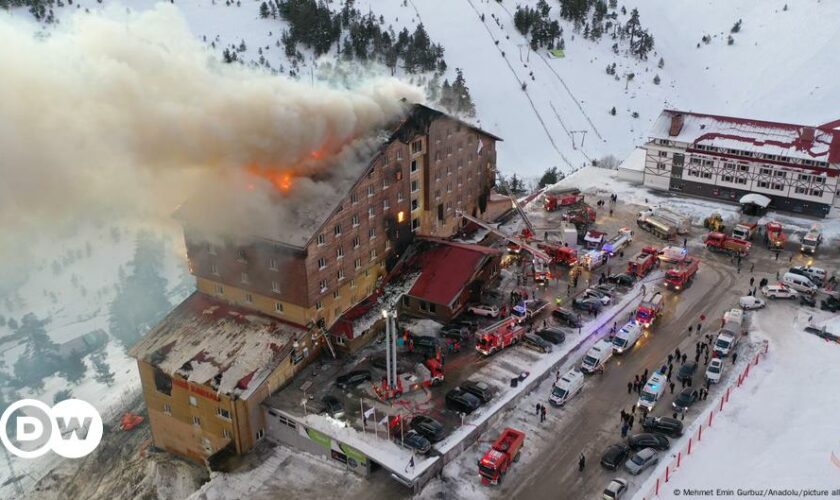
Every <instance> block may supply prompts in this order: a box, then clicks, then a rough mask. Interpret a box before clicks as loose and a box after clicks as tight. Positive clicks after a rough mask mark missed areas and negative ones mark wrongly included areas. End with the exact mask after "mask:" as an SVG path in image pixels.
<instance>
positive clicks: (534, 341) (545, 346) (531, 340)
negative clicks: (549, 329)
mask: <svg viewBox="0 0 840 500" xmlns="http://www.w3.org/2000/svg"><path fill="white" fill-rule="evenodd" d="M522 345H524V346H525V347H527V348H528V349H531V350H532V351H537V352H541V353H543V354H545V353H549V352H551V343H550V342H548V341H547V340H543V339H542V337H538V336H536V335H533V334H530V333H529V334H527V335H525V336H523V337H522Z"/></svg>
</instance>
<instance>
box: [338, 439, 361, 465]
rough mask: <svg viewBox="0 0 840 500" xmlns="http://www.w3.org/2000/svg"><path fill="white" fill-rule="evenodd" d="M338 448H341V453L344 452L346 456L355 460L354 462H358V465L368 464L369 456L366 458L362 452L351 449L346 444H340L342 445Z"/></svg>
mask: <svg viewBox="0 0 840 500" xmlns="http://www.w3.org/2000/svg"><path fill="white" fill-rule="evenodd" d="M338 447H339V448H341V451H343V452H344V454H345V455H347V456H348V457H350V458H352V459H353V460H355V461H356V462H358V463H360V464H365V463H367V456H365V455H364V454H363V453H362V452H360V451H359V450H356V449H354V448H351V447H349V446H347V445H346V444H344V443H340V444H339V445H338Z"/></svg>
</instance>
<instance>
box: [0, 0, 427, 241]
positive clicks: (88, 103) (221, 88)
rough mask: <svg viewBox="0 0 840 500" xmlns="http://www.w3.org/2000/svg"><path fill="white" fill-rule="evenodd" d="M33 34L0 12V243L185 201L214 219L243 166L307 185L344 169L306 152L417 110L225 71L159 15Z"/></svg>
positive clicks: (90, 20)
mask: <svg viewBox="0 0 840 500" xmlns="http://www.w3.org/2000/svg"><path fill="white" fill-rule="evenodd" d="M36 29H37V27H36V26H34V25H31V24H30V23H26V22H22V21H18V20H13V19H12V18H11V17H10V16H8V15H6V14H3V13H0V75H2V76H0V234H2V235H3V236H2V237H0V238H2V240H3V241H6V242H7V243H9V242H10V241H11V239H12V238H14V240H15V241H18V242H21V241H26V239H27V238H29V237H31V236H32V235H34V234H38V233H40V234H45V233H55V232H57V231H59V230H60V229H62V228H66V227H68V226H70V225H71V224H72V223H75V222H78V221H82V220H86V219H89V218H91V217H94V216H101V214H103V213H119V212H121V211H136V210H142V211H146V212H148V213H151V214H164V215H166V214H169V213H171V212H172V211H173V210H174V209H175V208H176V207H177V206H178V204H180V203H181V202H182V201H184V200H186V199H187V198H190V197H192V196H195V195H196V192H198V193H199V195H200V193H202V192H205V191H206V192H207V194H208V195H210V196H212V200H210V201H212V202H211V203H206V204H205V205H206V206H208V207H214V206H215V207H217V209H219V208H221V209H224V207H225V206H226V205H228V206H229V204H230V203H236V201H237V195H238V193H239V191H237V190H234V189H228V185H227V184H225V183H227V182H232V181H231V180H232V179H235V178H237V177H240V178H241V175H242V172H243V167H245V166H248V165H257V166H259V168H261V169H280V170H284V169H288V168H293V167H297V168H296V169H295V170H294V171H295V172H296V173H298V174H300V173H301V172H305V173H306V174H307V175H313V173H314V174H315V176H316V177H317V176H318V174H319V169H322V168H342V167H341V166H340V165H339V163H340V162H337V161H326V162H317V161H313V152H317V155H318V157H319V158H320V157H325V158H329V157H332V158H336V156H335V155H340V156H339V157H343V156H342V155H347V154H348V150H349V149H351V148H352V147H354V145H356V144H357V143H358V139H359V138H361V137H366V136H369V135H370V134H371V133H373V132H374V131H376V130H377V129H381V128H382V127H383V126H386V125H387V124H389V123H392V122H393V121H394V120H395V119H398V118H399V117H400V115H401V114H402V113H404V111H405V106H406V104H405V103H404V102H401V99H403V98H405V99H406V100H407V101H408V102H418V101H421V100H422V99H423V95H422V92H421V91H420V90H419V89H418V88H416V87H413V86H410V85H408V84H405V83H402V82H399V81H397V80H394V79H375V80H370V81H367V82H365V83H363V84H361V85H359V86H358V87H356V88H353V89H335V88H327V87H326V86H318V85H315V86H311V85H310V84H309V83H308V82H307V83H306V84H304V83H299V82H297V81H293V80H289V79H286V78H283V77H277V76H272V75H269V74H266V73H264V72H261V71H258V70H252V69H248V68H244V67H241V66H239V65H227V64H224V63H222V62H220V61H219V60H218V54H212V53H209V52H208V51H207V50H206V48H205V47H203V46H202V45H201V44H200V43H199V42H198V41H197V40H196V39H195V37H194V36H193V35H192V34H191V33H190V31H189V29H188V28H187V26H186V23H185V21H184V20H183V18H182V17H181V16H180V14H179V13H178V11H177V9H176V8H175V7H174V6H171V5H168V4H162V5H159V6H158V7H156V8H155V9H153V10H150V11H146V12H143V13H141V14H135V15H125V14H115V13H113V12H112V13H110V14H87V15H85V14H79V15H76V16H75V17H73V18H72V19H70V20H65V21H64V22H63V23H62V25H61V26H60V27H58V28H55V29H54V30H51V31H49V32H48V33H47V35H46V36H44V35H39V36H36V33H35V31H36ZM320 173H323V172H320ZM302 184H303V185H311V184H317V182H316V181H307V182H304V183H302ZM254 185H255V189H256V190H261V189H269V188H271V183H270V182H266V181H258V182H256V183H254ZM310 187H311V186H310ZM325 189H327V188H326V187H324V186H322V187H321V188H319V189H314V188H313V189H312V191H311V192H313V193H315V192H319V190H320V191H323V190H325ZM259 196H260V193H257V194H256V195H253V198H252V199H257V198H258V197H259ZM262 196H263V199H265V200H268V199H269V194H268V192H266V193H263V194H262ZM285 202H287V203H289V202H294V197H291V198H285ZM222 211H223V212H224V210H222ZM231 213H233V214H234V215H235V213H237V212H236V211H232V212H228V213H227V216H226V217H223V218H222V217H220V218H219V219H220V224H221V225H222V226H232V227H236V226H237V225H238V224H239V222H241V221H237V220H236V219H235V217H231ZM281 213H282V212H281ZM275 214H277V213H276V212H275ZM213 220H214V218H213V217H211V216H207V217H205V221H206V222H209V221H213ZM218 229H219V230H220V231H222V232H224V231H225V230H226V229H228V228H226V227H220V228H218ZM3 248H5V249H6V250H8V249H9V248H10V245H8V244H3V245H0V254H2V253H4V252H3ZM0 257H3V256H2V255H0Z"/></svg>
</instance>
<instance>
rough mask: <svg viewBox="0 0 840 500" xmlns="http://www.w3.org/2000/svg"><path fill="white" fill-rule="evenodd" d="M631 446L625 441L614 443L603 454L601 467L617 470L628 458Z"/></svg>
mask: <svg viewBox="0 0 840 500" xmlns="http://www.w3.org/2000/svg"><path fill="white" fill-rule="evenodd" d="M629 454H630V447H629V446H627V445H626V444H624V443H616V444H612V445H610V446H608V447H607V449H606V450H604V454H603V455H601V467H603V468H605V469H607V470H617V469H618V468H619V467H620V466H621V464H623V463H624V461H625V460H627V455H629Z"/></svg>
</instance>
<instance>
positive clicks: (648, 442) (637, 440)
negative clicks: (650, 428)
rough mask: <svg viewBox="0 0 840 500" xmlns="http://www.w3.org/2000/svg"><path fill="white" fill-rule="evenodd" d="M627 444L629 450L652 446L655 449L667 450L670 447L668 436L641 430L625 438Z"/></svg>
mask: <svg viewBox="0 0 840 500" xmlns="http://www.w3.org/2000/svg"><path fill="white" fill-rule="evenodd" d="M627 445H628V446H629V447H630V449H631V450H641V449H642V448H653V449H655V450H667V449H668V448H670V447H671V443H670V441H668V438H667V437H665V436H663V435H662V434H653V433H650V432H643V433H641V434H635V435H633V436H630V439H628V440H627Z"/></svg>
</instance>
